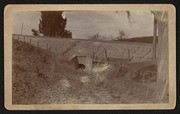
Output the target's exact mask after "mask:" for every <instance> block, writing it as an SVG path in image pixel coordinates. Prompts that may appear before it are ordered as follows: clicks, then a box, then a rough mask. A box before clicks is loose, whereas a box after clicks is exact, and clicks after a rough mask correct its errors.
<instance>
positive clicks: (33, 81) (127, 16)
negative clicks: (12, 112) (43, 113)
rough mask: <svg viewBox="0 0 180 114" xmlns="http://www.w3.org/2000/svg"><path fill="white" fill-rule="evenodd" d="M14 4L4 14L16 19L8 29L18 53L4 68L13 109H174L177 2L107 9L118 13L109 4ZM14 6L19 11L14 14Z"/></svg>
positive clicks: (13, 54) (9, 40)
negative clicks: (123, 106)
mask: <svg viewBox="0 0 180 114" xmlns="http://www.w3.org/2000/svg"><path fill="white" fill-rule="evenodd" d="M15 6H16V5H15ZM15 6H13V5H12V6H9V7H8V8H9V10H8V8H7V9H6V10H7V11H6V12H5V13H8V11H10V9H11V18H10V19H11V23H8V22H10V20H8V19H7V23H8V25H6V27H5V28H6V29H5V32H6V30H9V32H6V33H7V35H8V41H5V42H9V43H10V44H11V45H9V46H7V45H5V46H7V48H8V50H9V52H10V55H11V56H9V58H11V60H9V59H8V58H6V60H5V61H7V64H8V65H7V66H9V67H11V70H9V69H8V68H7V67H5V70H6V69H8V71H7V72H8V74H10V75H8V76H7V77H8V78H6V79H5V83H6V85H7V86H8V87H7V86H6V89H8V91H7V92H6V93H10V94H6V95H9V97H6V99H9V102H10V104H11V106H13V105H14V106H18V105H19V106H25V107H28V105H30V106H32V105H33V106H34V107H36V105H37V106H38V105H39V106H42V107H43V105H47V106H50V107H53V105H56V107H58V106H60V107H61V106H62V107H61V108H57V109H67V108H63V107H65V106H66V105H70V106H69V108H70V109H81V108H82V109H88V107H91V106H93V105H94V109H97V108H98V106H100V109H103V106H105V107H106V106H107V107H108V106H110V105H115V107H114V108H115V109H121V108H122V107H121V105H125V108H124V109H128V108H126V107H128V106H129V108H130V109H131V108H132V109H133V106H135V107H136V105H137V107H136V108H138V109H139V108H140V109H141V108H143V105H144V106H146V107H148V106H147V104H151V106H152V107H150V108H153V106H154V108H158V107H155V106H156V105H158V104H162V107H160V108H165V107H166V108H168V107H167V106H169V108H173V107H174V106H175V100H176V98H175V91H176V87H175V72H174V71H175V69H173V68H174V66H175V63H174V61H175V52H174V50H175V49H174V47H175V43H174V40H175V24H174V23H175V22H174V21H175V11H174V9H173V8H172V6H168V5H164V7H163V5H162V6H161V7H160V5H159V7H155V8H154V9H153V8H150V7H151V5H148V7H149V9H148V7H143V8H144V9H142V8H139V9H138V7H139V6H140V5H134V6H129V9H128V8H124V7H125V6H124V7H123V8H122V9H120V8H121V6H120V5H119V6H118V5H117V7H113V5H112V6H110V7H108V6H107V8H110V9H111V10H103V8H102V10H99V9H100V8H101V7H104V9H105V8H106V6H103V5H99V6H98V5H97V6H92V8H91V7H90V5H89V8H87V9H85V8H84V7H83V5H82V7H79V8H77V9H75V8H76V5H74V7H72V9H71V8H70V7H71V6H67V7H65V6H64V7H63V6H61V5H59V7H58V5H57V6H52V7H51V6H48V7H49V9H48V7H47V8H44V7H43V6H38V5H36V6H35V8H37V10H35V9H34V10H30V9H33V5H30V6H29V7H27V9H28V8H29V10H27V9H26V8H25V6H24V7H23V5H22V7H21V6H18V5H17V6H18V7H19V9H18V8H17V7H15ZM27 6H28V5H27ZM72 6H73V5H72ZM152 6H153V5H152ZM13 7H14V9H16V8H17V9H18V10H17V11H12V10H13ZM30 7H32V8H30ZM94 7H95V8H94ZM21 8H22V10H20V9H21ZM38 8H39V9H38ZM43 8H44V9H43ZM53 8H54V9H53ZM158 8H159V9H158ZM23 9H26V10H23ZM52 9H53V10H52ZM92 9H93V10H92ZM172 9H173V10H172ZM170 10H171V11H174V12H170ZM7 15H8V14H7ZM170 16H171V18H170ZM5 18H6V17H5ZM5 22H6V21H5ZM170 22H171V23H172V24H170ZM173 27H174V28H173ZM9 28H10V29H9ZM169 37H172V38H169ZM170 39H172V43H170V42H171V40H170ZM5 40H6V39H5ZM169 45H174V46H172V47H171V48H170V47H169ZM11 46H12V47H11ZM7 48H5V49H7ZM170 49H172V51H171V52H172V53H171V54H170ZM170 55H171V56H170ZM5 56H8V55H7V54H5ZM170 57H171V60H172V59H173V60H172V63H171V61H169V60H170ZM5 63H6V62H5ZM170 66H171V67H170ZM170 68H172V69H173V70H172V71H171V72H173V73H171V75H170V70H169V69H170ZM5 72H6V71H5ZM5 76H6V75H5ZM9 79H10V80H9ZM9 86H11V87H9ZM172 88H173V89H172ZM6 89H5V90H6ZM6 95H5V96H6ZM133 104H134V105H133ZM139 104H140V106H138V105H139ZM167 104H170V105H167ZM86 105H87V107H86ZM96 105H97V107H96ZM163 105H164V106H163ZM73 106H74V107H73ZM76 106H77V107H76ZM101 106H102V107H101ZM149 106H150V105H149ZM83 107H84V108H83ZM19 108H20V107H19ZM111 108H112V109H113V107H111V106H110V108H108V109H111ZM136 108H135V109H136ZM28 109H36V108H28ZM37 109H39V108H37ZM40 109H41V108H40ZM89 109H91V108H89Z"/></svg>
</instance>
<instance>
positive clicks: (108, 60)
mask: <svg viewBox="0 0 180 114" xmlns="http://www.w3.org/2000/svg"><path fill="white" fill-rule="evenodd" d="M105 56H106V62H107V63H108V64H109V60H108V56H107V50H105Z"/></svg>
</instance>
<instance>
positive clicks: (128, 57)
mask: <svg viewBox="0 0 180 114" xmlns="http://www.w3.org/2000/svg"><path fill="white" fill-rule="evenodd" d="M128 59H129V61H130V59H131V58H130V49H128Z"/></svg>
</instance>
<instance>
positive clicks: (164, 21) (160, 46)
mask: <svg viewBox="0 0 180 114" xmlns="http://www.w3.org/2000/svg"><path fill="white" fill-rule="evenodd" d="M126 13H127V16H128V19H129V20H130V18H129V17H130V16H131V14H130V12H129V11H126ZM151 13H152V14H153V16H154V30H153V42H152V43H153V58H154V60H157V83H156V84H157V90H156V100H157V101H160V102H164V101H166V99H167V98H168V97H167V96H168V83H169V80H168V12H167V11H151ZM130 22H131V21H130ZM157 34H158V43H157V42H156V37H157V36H156V35H157ZM156 43H157V48H156ZM156 50H157V51H158V55H156ZM156 56H157V57H156Z"/></svg>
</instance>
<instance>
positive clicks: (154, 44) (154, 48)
mask: <svg viewBox="0 0 180 114" xmlns="http://www.w3.org/2000/svg"><path fill="white" fill-rule="evenodd" d="M156 37H157V19H156V18H155V16H154V30H153V57H152V58H153V60H155V59H156Z"/></svg>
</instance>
